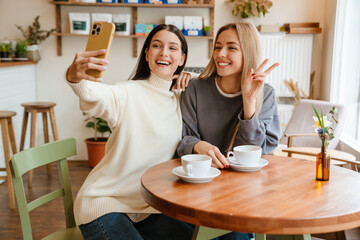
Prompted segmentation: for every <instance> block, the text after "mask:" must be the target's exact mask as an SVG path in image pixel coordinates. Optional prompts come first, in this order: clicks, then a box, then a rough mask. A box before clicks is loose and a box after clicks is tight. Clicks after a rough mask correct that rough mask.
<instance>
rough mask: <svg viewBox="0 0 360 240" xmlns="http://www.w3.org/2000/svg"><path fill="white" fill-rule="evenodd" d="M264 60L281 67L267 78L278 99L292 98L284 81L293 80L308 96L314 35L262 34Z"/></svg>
mask: <svg viewBox="0 0 360 240" xmlns="http://www.w3.org/2000/svg"><path fill="white" fill-rule="evenodd" d="M260 37H261V44H262V55H263V59H265V58H269V59H270V63H269V64H268V66H270V64H273V63H275V62H279V63H280V66H279V67H278V68H276V69H275V70H274V71H272V72H271V73H270V74H269V76H267V77H266V82H267V83H269V84H270V85H271V86H273V87H274V88H275V90H276V95H277V96H278V97H290V96H293V95H292V93H291V92H290V91H289V90H288V89H287V88H286V86H285V85H284V80H288V81H289V80H290V79H293V81H294V82H297V83H298V85H299V88H301V89H302V90H303V91H304V92H305V93H306V94H307V95H309V87H310V73H311V72H310V71H311V57H312V41H313V35H312V34H284V33H274V34H273V33H271V34H270V33H269V34H265V33H262V34H261V35H260Z"/></svg>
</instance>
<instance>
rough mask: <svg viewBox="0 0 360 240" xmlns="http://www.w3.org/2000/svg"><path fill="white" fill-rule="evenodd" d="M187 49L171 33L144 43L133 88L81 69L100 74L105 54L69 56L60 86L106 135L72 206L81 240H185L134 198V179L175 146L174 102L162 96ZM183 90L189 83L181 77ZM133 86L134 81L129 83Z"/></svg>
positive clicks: (178, 125)
mask: <svg viewBox="0 0 360 240" xmlns="http://www.w3.org/2000/svg"><path fill="white" fill-rule="evenodd" d="M187 51H188V50H187V43H186V40H185V38H184V36H183V35H182V33H181V32H180V31H179V30H178V29H177V28H176V27H175V26H171V25H164V24H162V25H159V26H157V27H156V28H154V30H153V31H152V32H151V33H150V34H149V35H148V37H147V38H146V40H145V44H144V47H143V48H142V51H141V54H140V57H139V61H138V65H137V67H136V68H135V71H134V76H133V77H132V78H131V79H132V80H129V81H125V82H120V83H118V84H116V85H106V84H102V83H99V82H100V81H101V79H96V78H93V77H91V76H89V75H87V74H86V70H87V69H96V70H100V71H104V69H105V65H106V64H107V61H106V60H104V59H99V58H96V56H98V55H101V54H104V50H98V51H89V52H81V53H78V54H76V57H75V59H74V62H73V63H72V64H71V65H70V67H69V69H68V71H67V74H66V78H67V81H68V82H69V85H70V86H71V88H72V89H73V90H74V92H75V94H76V95H77V96H78V97H79V99H80V108H81V110H82V111H85V112H87V113H88V114H89V115H91V116H96V117H102V118H104V119H105V120H106V121H107V122H108V124H109V126H110V128H111V130H112V134H111V136H110V138H109V140H108V142H107V144H106V150H105V156H104V158H103V159H102V161H101V162H100V163H99V164H98V165H97V166H96V167H95V168H94V169H93V170H92V171H91V172H90V174H89V176H88V177H87V178H86V180H85V182H84V184H83V186H82V187H81V189H80V191H79V193H78V195H77V197H76V200H75V204H74V212H75V218H76V223H77V224H78V225H79V227H80V229H81V232H82V234H83V236H84V238H85V239H190V238H191V236H192V232H193V228H191V227H190V226H189V225H188V224H187V223H184V222H181V221H179V220H176V219H174V218H170V217H168V216H166V215H163V214H160V213H159V212H158V211H157V210H155V209H153V208H152V207H151V206H149V205H148V204H147V203H146V202H145V201H144V200H143V198H142V197H141V194H140V189H141V182H140V179H141V176H142V174H143V173H144V172H145V171H146V170H147V169H148V168H150V167H152V166H154V165H156V164H158V163H160V162H164V161H166V160H169V159H171V158H172V157H173V156H174V153H175V150H176V146H177V145H178V143H179V142H180V140H181V130H182V118H181V111H180V104H179V94H177V93H175V92H172V91H169V89H170V88H171V85H172V81H173V79H174V78H175V77H176V75H178V74H180V72H181V71H182V69H183V68H184V65H185V63H186V58H187ZM179 79H180V80H179V82H180V83H181V85H183V86H184V85H187V82H188V80H189V76H187V75H185V77H184V76H183V75H181V74H180V77H179ZM133 80H137V81H133Z"/></svg>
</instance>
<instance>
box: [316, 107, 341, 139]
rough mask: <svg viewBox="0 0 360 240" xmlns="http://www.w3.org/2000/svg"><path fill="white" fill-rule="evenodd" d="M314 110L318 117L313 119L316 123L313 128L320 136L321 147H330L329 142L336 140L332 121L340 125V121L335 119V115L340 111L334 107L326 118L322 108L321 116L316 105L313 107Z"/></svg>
mask: <svg viewBox="0 0 360 240" xmlns="http://www.w3.org/2000/svg"><path fill="white" fill-rule="evenodd" d="M313 109H314V112H315V114H316V117H315V116H314V117H313V119H314V121H315V124H314V125H313V128H314V129H315V132H317V133H318V134H319V138H320V140H321V145H322V146H327V145H329V141H330V140H331V139H333V138H334V129H333V128H332V127H331V125H332V120H333V121H335V122H336V123H338V121H337V120H336V118H335V114H337V112H338V109H337V108H336V107H332V108H331V110H330V111H329V113H328V114H327V115H326V116H324V113H323V109H322V108H321V112H320V115H319V114H318V111H317V110H316V108H315V106H314V105H313Z"/></svg>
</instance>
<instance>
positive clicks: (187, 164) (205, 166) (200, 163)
mask: <svg viewBox="0 0 360 240" xmlns="http://www.w3.org/2000/svg"><path fill="white" fill-rule="evenodd" d="M211 160H212V159H211V157H209V156H207V155H201V154H188V155H184V156H182V157H181V165H182V167H183V170H184V173H185V174H186V176H189V177H207V176H209V170H210V167H211Z"/></svg>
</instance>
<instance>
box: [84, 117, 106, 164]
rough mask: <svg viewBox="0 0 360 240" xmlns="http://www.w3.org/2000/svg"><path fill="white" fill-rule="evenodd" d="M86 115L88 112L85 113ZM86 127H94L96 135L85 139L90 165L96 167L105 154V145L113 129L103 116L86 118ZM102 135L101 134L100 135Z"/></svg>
mask: <svg viewBox="0 0 360 240" xmlns="http://www.w3.org/2000/svg"><path fill="white" fill-rule="evenodd" d="M83 115H86V113H83ZM84 121H85V122H86V125H85V126H86V127H88V128H92V129H94V137H92V138H87V139H85V142H86V147H87V151H88V162H89V166H90V167H95V166H96V165H97V164H98V163H99V162H100V161H101V159H102V158H103V157H104V155H105V145H106V142H107V140H108V136H107V137H106V136H105V135H109V134H110V133H111V129H110V127H109V126H108V124H107V122H106V121H105V120H104V119H102V118H99V117H98V118H97V117H88V118H86V119H85V120H84ZM99 135H100V136H99Z"/></svg>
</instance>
